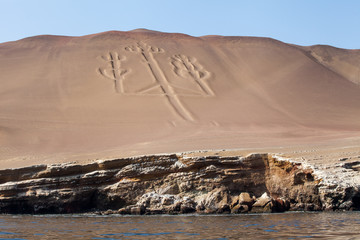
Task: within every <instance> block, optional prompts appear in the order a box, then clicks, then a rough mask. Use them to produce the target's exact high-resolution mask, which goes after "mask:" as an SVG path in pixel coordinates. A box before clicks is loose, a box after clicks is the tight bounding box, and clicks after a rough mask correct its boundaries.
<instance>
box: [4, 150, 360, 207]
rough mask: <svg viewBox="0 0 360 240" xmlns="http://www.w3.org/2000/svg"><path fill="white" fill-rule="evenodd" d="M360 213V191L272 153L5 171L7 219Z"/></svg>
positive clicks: (166, 157)
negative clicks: (23, 215) (27, 215)
mask: <svg viewBox="0 0 360 240" xmlns="http://www.w3.org/2000/svg"><path fill="white" fill-rule="evenodd" d="M347 167H349V166H347ZM351 167H353V166H351ZM359 208H360V191H359V188H358V186H349V187H346V188H341V187H337V186H333V185H330V184H328V183H326V182H324V181H323V180H322V178H320V177H319V176H316V175H315V174H314V170H313V169H312V168H311V167H305V166H303V165H302V164H300V163H296V162H292V161H291V160H288V159H282V158H280V157H276V156H273V155H270V154H250V155H248V156H246V157H239V156H230V157H229V156H228V157H221V156H203V157H189V156H185V155H183V154H168V155H153V156H140V157H132V158H123V159H116V160H98V161H96V162H93V163H89V164H85V165H78V164H71V163H69V164H56V165H37V166H31V167H26V168H19V169H7V170H1V171H0V212H1V213H32V214H43V213H75V212H100V213H106V214H107V213H120V214H162V213H169V214H177V213H192V212H196V213H246V212H281V211H288V210H314V211H319V210H338V209H343V210H357V209H359Z"/></svg>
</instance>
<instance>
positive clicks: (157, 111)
mask: <svg viewBox="0 0 360 240" xmlns="http://www.w3.org/2000/svg"><path fill="white" fill-rule="evenodd" d="M0 86H1V87H0V168H9V167H20V166H27V165H33V164H40V163H57V162H69V161H77V162H86V161H91V160H94V159H97V158H110V157H124V156H130V155H139V154H150V153H165V152H180V151H192V150H202V149H223V148H224V149H252V148H257V149H258V148H263V149H268V148H292V147H294V146H299V145H304V144H306V145H307V146H308V145H310V146H312V145H321V144H329V143H334V144H335V145H336V141H337V140H339V141H340V140H341V141H342V143H343V142H344V141H345V140H346V139H352V140H351V141H353V139H354V138H359V137H360V51H359V50H345V49H337V48H333V47H329V46H311V47H302V46H294V45H290V44H286V43H282V42H280V41H277V40H273V39H267V38H253V37H222V36H205V37H199V38H196V37H191V36H188V35H184V34H169V33H160V32H154V31H148V30H135V31H130V32H115V31H113V32H104V33H99V34H94V35H88V36H83V37H64V36H36V37H30V38H26V39H22V40H19V41H15V42H7V43H2V44H0ZM327 146H328V145H327Z"/></svg>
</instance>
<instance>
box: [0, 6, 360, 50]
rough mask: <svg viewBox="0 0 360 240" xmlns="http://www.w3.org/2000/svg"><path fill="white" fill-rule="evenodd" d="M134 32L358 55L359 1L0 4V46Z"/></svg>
mask: <svg viewBox="0 0 360 240" xmlns="http://www.w3.org/2000/svg"><path fill="white" fill-rule="evenodd" d="M137 28H147V29H151V30H156V31H162V32H180V33H185V34H189V35H192V36H203V35H225V36H257V37H271V38H275V39H278V40H280V41H283V42H287V43H293V44H298V45H305V46H307V45H315V44H326V45H332V46H335V47H340V48H349V49H360V0H342V1H340V0H98V1H95V0H0V42H7V41H14V40H18V39H21V38H25V37H29V36H35V35H43V34H52V35H67V36H82V35H87V34H93V33H99V32H104V31H109V30H119V31H128V30H133V29H137Z"/></svg>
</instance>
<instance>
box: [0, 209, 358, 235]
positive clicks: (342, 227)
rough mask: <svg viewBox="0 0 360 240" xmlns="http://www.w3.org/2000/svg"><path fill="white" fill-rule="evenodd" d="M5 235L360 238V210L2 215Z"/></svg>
mask: <svg viewBox="0 0 360 240" xmlns="http://www.w3.org/2000/svg"><path fill="white" fill-rule="evenodd" d="M0 239H107V240H110V239H360V212H336V213H333V212H332V213H327V212H325V213H304V212H301V213H300V212H292V213H282V214H246V215H177V216H170V215H160V216H118V215H109V216H97V215H86V214H85V215H35V216H34V215H0Z"/></svg>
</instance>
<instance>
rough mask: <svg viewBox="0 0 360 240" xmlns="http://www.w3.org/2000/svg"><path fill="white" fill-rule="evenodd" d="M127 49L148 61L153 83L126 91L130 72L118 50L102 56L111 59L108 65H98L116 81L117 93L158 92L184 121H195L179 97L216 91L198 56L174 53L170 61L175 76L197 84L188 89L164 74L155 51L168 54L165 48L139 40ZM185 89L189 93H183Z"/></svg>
mask: <svg viewBox="0 0 360 240" xmlns="http://www.w3.org/2000/svg"><path fill="white" fill-rule="evenodd" d="M125 51H127V52H131V53H134V54H137V55H139V56H140V58H141V59H142V60H143V62H144V63H145V65H146V67H147V68H148V70H149V73H150V75H151V77H152V78H153V80H154V81H153V82H154V83H152V84H151V85H149V86H145V87H144V88H142V89H141V90H138V91H136V92H131V93H127V92H126V91H125V88H124V76H125V75H126V74H127V73H128V72H129V71H128V70H127V69H123V68H122V67H121V63H122V61H124V60H125V59H126V58H125V56H120V55H119V54H118V53H117V52H110V53H109V54H107V55H105V56H102V59H103V60H105V61H107V62H108V66H107V67H106V68H99V69H98V71H99V73H100V74H101V75H102V76H104V77H105V78H107V79H110V80H113V82H114V89H115V92H116V93H120V94H123V95H143V96H144V95H158V96H165V97H166V98H167V101H168V102H169V104H170V106H171V108H172V109H173V110H174V111H175V112H176V113H177V114H178V115H179V116H180V117H181V118H183V119H184V120H187V121H194V117H193V115H192V114H191V112H190V111H189V110H188V109H187V108H186V107H185V106H184V105H183V103H182V102H181V100H180V98H179V96H200V97H207V96H214V92H213V91H212V90H211V88H210V87H209V86H208V84H207V83H206V82H205V80H206V79H208V78H209V77H210V73H209V72H208V71H206V70H205V69H204V68H203V67H202V66H201V65H200V64H199V63H198V61H197V60H196V59H195V58H192V57H188V56H185V55H182V54H176V55H173V56H172V57H171V59H170V63H171V64H172V66H173V72H174V74H175V75H176V76H178V77H179V78H181V79H183V80H184V81H192V82H193V83H194V84H195V85H194V86H195V87H194V89H193V88H191V89H189V88H185V87H184V86H182V85H181V83H180V84H179V83H177V84H175V83H172V82H171V81H169V79H168V77H167V76H166V75H165V74H164V71H163V70H162V69H161V67H160V65H159V63H158V61H157V60H156V58H155V55H156V54H162V53H165V50H164V49H162V48H158V47H154V46H151V45H148V44H146V43H144V42H137V43H136V44H134V45H131V46H127V47H125ZM184 89H186V91H187V92H190V94H189V93H186V94H184V93H182V90H184Z"/></svg>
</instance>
